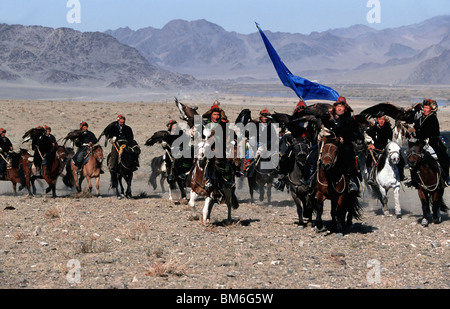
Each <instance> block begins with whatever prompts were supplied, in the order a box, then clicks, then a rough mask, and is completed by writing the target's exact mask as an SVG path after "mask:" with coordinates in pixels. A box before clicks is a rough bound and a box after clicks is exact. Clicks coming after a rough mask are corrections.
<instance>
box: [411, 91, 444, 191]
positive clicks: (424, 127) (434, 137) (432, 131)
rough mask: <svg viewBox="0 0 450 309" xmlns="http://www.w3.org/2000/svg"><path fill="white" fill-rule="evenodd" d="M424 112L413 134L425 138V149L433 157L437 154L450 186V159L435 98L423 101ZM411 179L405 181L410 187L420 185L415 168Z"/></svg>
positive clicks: (416, 123) (417, 121)
mask: <svg viewBox="0 0 450 309" xmlns="http://www.w3.org/2000/svg"><path fill="white" fill-rule="evenodd" d="M422 108H423V114H422V115H421V116H420V117H419V118H418V119H416V120H415V122H414V128H413V131H414V132H413V135H414V137H415V138H417V139H418V140H423V141H425V142H426V145H425V146H424V147H423V149H424V150H426V151H428V152H429V153H430V154H431V155H432V156H433V157H435V156H437V160H438V162H439V164H440V165H441V168H442V173H443V179H444V180H445V184H446V185H447V186H450V177H449V166H450V160H449V157H448V154H447V148H446V147H445V145H444V144H443V143H442V140H441V139H440V137H439V136H440V134H441V133H440V129H439V120H438V118H437V115H436V114H437V110H438V106H437V102H436V101H435V100H431V99H428V100H424V101H423V103H422ZM410 172H411V181H409V182H407V183H405V184H406V185H407V186H408V187H411V186H413V187H415V188H417V186H418V185H419V181H420V180H419V179H418V178H419V176H418V174H417V171H416V170H415V169H412V168H411V169H410Z"/></svg>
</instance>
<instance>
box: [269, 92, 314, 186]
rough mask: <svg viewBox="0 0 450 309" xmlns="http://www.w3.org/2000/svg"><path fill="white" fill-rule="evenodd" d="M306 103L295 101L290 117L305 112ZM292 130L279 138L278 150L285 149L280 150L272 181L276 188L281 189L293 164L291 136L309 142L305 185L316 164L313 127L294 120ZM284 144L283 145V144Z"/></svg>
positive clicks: (312, 175)
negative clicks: (275, 180)
mask: <svg viewBox="0 0 450 309" xmlns="http://www.w3.org/2000/svg"><path fill="white" fill-rule="evenodd" d="M305 109H306V104H305V102H304V101H303V100H300V101H299V102H298V103H297V106H296V107H295V109H294V112H293V113H292V118H294V119H298V118H300V117H301V116H303V115H304V114H305ZM290 129H291V131H292V132H288V133H286V134H285V135H283V137H281V140H280V150H281V149H285V150H284V151H283V152H282V156H281V158H280V162H279V165H278V181H277V182H275V183H274V187H275V189H277V190H280V191H283V190H284V187H285V185H286V181H287V175H288V174H289V172H291V170H292V168H293V164H294V160H293V159H292V151H291V150H292V148H293V146H294V145H293V144H292V143H291V139H292V137H294V138H296V139H301V140H304V141H305V142H306V143H311V144H312V146H311V149H310V151H311V153H310V155H309V156H308V159H307V161H306V170H305V179H306V180H305V182H304V183H305V185H310V184H311V183H312V180H313V178H314V171H315V169H316V166H317V158H318V151H317V141H316V140H315V139H314V138H313V136H314V134H313V132H312V131H311V130H313V129H314V128H313V127H312V126H311V123H309V122H296V125H295V126H292V125H291V126H290ZM283 144H284V145H283Z"/></svg>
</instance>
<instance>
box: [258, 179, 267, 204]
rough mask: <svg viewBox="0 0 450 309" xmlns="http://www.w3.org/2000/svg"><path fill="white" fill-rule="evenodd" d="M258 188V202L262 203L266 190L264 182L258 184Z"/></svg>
mask: <svg viewBox="0 0 450 309" xmlns="http://www.w3.org/2000/svg"><path fill="white" fill-rule="evenodd" d="M258 186H259V188H258V189H259V201H260V202H263V201H264V193H265V190H266V188H265V184H264V181H261V182H260V183H258Z"/></svg>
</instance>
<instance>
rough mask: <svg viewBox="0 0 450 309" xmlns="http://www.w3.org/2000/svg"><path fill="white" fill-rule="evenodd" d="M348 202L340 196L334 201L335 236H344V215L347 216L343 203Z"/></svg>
mask: <svg viewBox="0 0 450 309" xmlns="http://www.w3.org/2000/svg"><path fill="white" fill-rule="evenodd" d="M346 202H349V201H346V200H345V196H340V198H339V199H338V200H337V201H336V206H335V211H336V236H344V229H345V226H346V224H345V215H346V214H347V211H346V205H345V204H344V203H346Z"/></svg>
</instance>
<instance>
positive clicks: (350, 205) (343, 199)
mask: <svg viewBox="0 0 450 309" xmlns="http://www.w3.org/2000/svg"><path fill="white" fill-rule="evenodd" d="M319 147H320V152H319V161H318V172H317V202H316V203H317V204H316V211H317V219H316V229H317V230H318V231H324V230H325V229H324V226H323V223H322V213H323V204H324V201H325V200H326V199H328V200H330V201H331V217H332V226H331V231H335V232H336V234H337V235H339V236H342V235H343V233H344V230H345V229H346V228H347V227H349V226H351V224H352V218H355V219H359V218H360V205H359V202H358V196H357V194H354V193H350V192H349V190H348V180H347V177H346V175H345V172H344V171H345V168H344V165H343V160H342V158H341V156H342V154H341V153H342V152H341V143H340V142H339V140H338V139H336V138H334V137H322V141H321V145H320V146H319ZM346 216H347V221H346Z"/></svg>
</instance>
